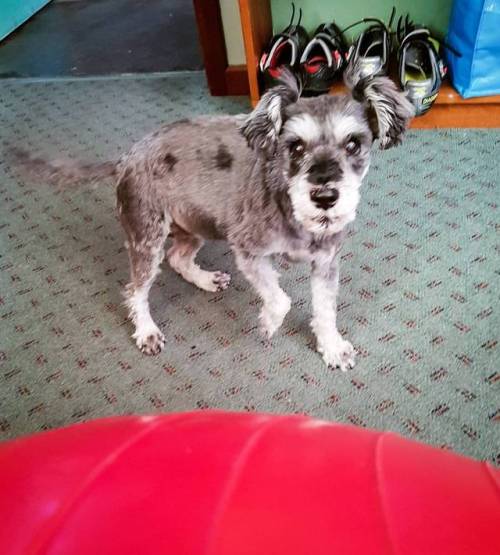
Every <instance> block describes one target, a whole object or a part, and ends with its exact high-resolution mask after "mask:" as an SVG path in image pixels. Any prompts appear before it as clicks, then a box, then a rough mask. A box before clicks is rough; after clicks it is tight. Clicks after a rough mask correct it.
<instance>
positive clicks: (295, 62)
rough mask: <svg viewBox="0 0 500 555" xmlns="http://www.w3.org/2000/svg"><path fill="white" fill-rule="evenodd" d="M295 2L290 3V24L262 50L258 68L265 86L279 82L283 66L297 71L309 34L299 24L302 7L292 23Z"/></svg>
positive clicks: (271, 85)
mask: <svg viewBox="0 0 500 555" xmlns="http://www.w3.org/2000/svg"><path fill="white" fill-rule="evenodd" d="M294 19H295V4H293V3H292V17H291V18H290V24H289V25H288V27H287V28H286V29H284V30H283V31H282V32H281V33H279V34H278V35H275V36H274V37H273V38H272V39H271V42H270V43H269V47H268V48H267V49H266V50H265V51H264V52H263V54H262V56H261V59H260V62H259V69H260V73H261V75H262V77H263V80H264V86H265V88H269V87H273V86H274V85H277V84H278V83H279V78H280V76H281V74H282V72H283V69H284V68H288V69H289V70H291V71H293V72H298V70H299V61H300V58H301V56H302V52H303V51H304V48H305V46H306V44H307V43H308V42H309V36H308V34H307V31H306V30H305V29H304V27H302V26H301V24H300V23H301V21H302V8H301V9H300V11H299V20H298V22H297V24H294Z"/></svg>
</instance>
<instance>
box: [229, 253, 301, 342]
mask: <svg viewBox="0 0 500 555" xmlns="http://www.w3.org/2000/svg"><path fill="white" fill-rule="evenodd" d="M236 264H237V266H238V269H239V270H240V271H241V272H242V273H243V275H244V276H245V277H246V278H247V280H248V281H249V282H250V283H251V284H252V285H253V286H254V288H255V289H256V291H257V293H258V294H259V295H260V296H261V298H262V300H263V301H264V306H263V307H262V310H261V311H260V316H259V319H260V329H261V332H262V334H263V335H264V337H265V338H266V339H269V338H270V337H271V336H272V335H273V334H274V332H275V331H276V330H277V329H278V328H279V327H280V326H281V324H282V323H283V320H284V318H285V316H286V314H287V312H288V311H289V310H290V305H291V303H290V299H289V297H288V295H287V294H286V293H285V292H284V291H283V289H281V287H280V286H279V281H278V279H279V274H278V272H277V271H276V270H275V269H274V268H273V267H272V264H271V261H270V259H269V257H255V256H249V255H246V254H243V253H240V252H236Z"/></svg>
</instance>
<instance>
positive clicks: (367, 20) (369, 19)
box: [341, 6, 396, 35]
mask: <svg viewBox="0 0 500 555" xmlns="http://www.w3.org/2000/svg"><path fill="white" fill-rule="evenodd" d="M395 15H396V8H395V6H393V7H392V11H391V15H390V17H389V24H388V25H386V24H385V22H384V21H382V20H381V19H378V18H377V17H364V18H363V19H360V20H358V21H355V22H354V23H351V25H348V26H347V27H346V28H345V29H342V31H341V33H342V34H344V33H345V32H346V31H348V30H349V29H352V28H353V27H356V25H361V23H378V25H379V26H380V27H382V28H383V29H384V30H385V32H386V33H387V34H388V35H392V34H393V33H391V31H390V29H391V25H392V21H393V19H394V16H395Z"/></svg>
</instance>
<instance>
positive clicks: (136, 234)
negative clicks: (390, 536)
mask: <svg viewBox="0 0 500 555" xmlns="http://www.w3.org/2000/svg"><path fill="white" fill-rule="evenodd" d="M354 90H355V92H354V95H352V94H345V95H342V96H322V97H317V98H311V99H299V96H300V91H299V87H298V85H297V83H296V81H295V79H294V78H293V76H292V75H290V74H288V75H285V78H284V81H283V83H282V84H281V85H279V86H278V87H275V88H274V89H271V90H270V91H268V92H267V93H266V94H264V95H263V97H262V99H261V101H260V102H259V104H258V105H257V107H256V108H255V110H254V111H253V112H251V113H250V114H249V115H248V116H234V117H233V116H231V117H229V116H227V117H225V116H222V117H211V118H199V119H194V120H183V121H178V122H176V123H172V124H168V125H165V126H163V127H161V128H160V129H159V130H157V131H155V132H154V133H152V134H150V135H148V136H147V137H145V138H144V139H142V140H141V141H139V142H138V143H136V144H135V145H134V146H133V147H132V148H131V149H130V151H129V152H128V153H127V154H124V155H123V156H122V157H121V158H120V160H119V161H118V162H116V163H112V162H104V163H102V164H87V165H81V164H72V163H68V162H63V161H55V162H46V161H44V160H41V159H39V158H35V157H32V156H31V155H30V154H28V153H25V152H22V151H19V150H17V151H16V152H15V153H14V154H15V155H16V157H17V159H18V161H19V163H20V164H21V165H22V166H23V167H24V168H26V169H28V170H29V171H30V172H31V173H32V174H35V175H37V176H38V177H39V178H40V179H43V180H48V181H51V182H53V183H58V184H61V185H68V184H74V183H77V182H80V181H88V180H95V179H102V178H104V177H111V176H114V177H115V179H116V183H117V208H118V213H119V215H120V219H121V222H122V225H123V228H124V230H125V234H126V243H125V244H126V246H127V249H128V254H129V260H130V268H131V280H130V283H129V285H128V286H127V288H126V303H127V306H128V308H129V313H130V316H131V319H132V321H133V323H134V326H135V332H134V334H133V337H134V338H135V341H136V343H137V345H138V347H139V348H140V349H141V351H142V352H144V353H145V354H150V355H151V354H157V353H159V352H160V351H161V349H162V348H163V345H164V336H163V334H162V332H161V331H160V330H159V328H158V326H157V325H156V323H155V322H154V321H153V319H152V317H151V314H150V310H149V303H148V295H149V290H150V288H151V285H152V284H153V281H154V279H155V276H156V275H157V273H158V271H159V266H160V263H161V261H162V259H163V257H164V243H165V240H166V238H167V236H169V235H170V236H171V237H172V238H173V243H172V246H171V248H170V249H169V251H168V253H167V258H168V261H169V263H170V264H171V266H172V268H173V269H174V270H175V271H177V272H178V273H179V274H180V275H182V276H183V277H184V278H185V279H186V280H187V281H189V282H191V283H193V284H194V285H196V286H197V287H199V288H201V289H204V290H206V291H219V290H222V289H225V288H226V287H227V286H228V285H229V280H230V276H229V275H228V274H226V273H224V272H221V271H216V272H208V271H206V270H203V269H201V268H200V267H199V266H198V265H197V264H196V262H195V258H196V253H197V252H198V250H199V249H200V248H201V247H202V245H203V242H204V240H205V239H225V240H226V241H228V242H229V244H230V245H231V247H232V249H233V251H234V253H235V257H236V262H237V266H238V268H239V269H240V271H241V272H243V274H244V275H245V277H246V278H247V279H248V281H249V282H250V283H251V284H252V285H253V286H254V287H255V289H256V291H257V292H258V293H259V295H260V296H261V298H262V300H263V307H262V310H261V313H260V327H261V331H262V333H263V334H264V336H265V337H271V336H272V335H273V334H274V333H275V332H276V330H277V329H278V328H279V327H280V326H281V324H282V322H283V319H284V318H285V316H286V314H287V312H288V310H289V309H290V304H291V303H290V299H289V298H288V296H287V295H286V293H285V292H284V291H283V290H282V289H281V287H280V285H279V281H278V279H279V275H278V273H277V272H276V271H275V270H274V268H273V266H272V260H271V256H272V255H273V254H277V253H282V254H286V255H287V256H288V257H289V258H290V259H293V260H303V261H308V262H310V263H311V267H312V276H311V289H312V305H313V318H312V322H311V326H312V329H313V331H314V333H315V335H316V337H317V343H318V351H319V352H320V353H321V354H322V356H323V359H324V361H325V363H326V364H328V365H331V366H336V367H339V368H341V369H342V370H346V369H348V368H351V367H352V366H353V365H354V349H353V347H352V345H351V344H350V343H349V342H348V341H346V340H344V339H343V338H342V337H341V336H340V334H339V333H338V331H337V327H336V300H335V299H336V295H337V288H338V279H339V278H338V256H337V255H338V252H339V250H340V248H341V244H342V239H343V236H344V230H345V227H346V225H347V224H348V223H349V222H352V221H353V220H354V218H355V214H356V207H357V205H358V202H359V188H360V186H361V182H362V179H363V178H364V176H365V175H366V172H367V171H368V167H369V159H370V149H371V147H372V143H373V141H374V139H375V138H376V137H378V138H379V139H380V144H381V146H382V147H384V148H387V147H389V146H392V145H394V144H396V143H397V142H398V141H399V140H400V138H401V135H402V134H403V132H404V130H405V128H406V127H407V123H408V121H409V119H410V118H411V116H412V115H413V109H412V107H411V105H410V103H409V102H408V101H407V100H406V98H405V97H404V95H403V94H402V93H400V92H399V91H397V90H396V88H395V87H394V85H393V84H392V83H391V82H390V81H389V80H388V79H386V78H376V79H373V80H371V81H366V80H365V81H360V82H359V83H357V84H356V86H355V89H354Z"/></svg>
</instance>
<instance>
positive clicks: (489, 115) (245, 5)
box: [239, 0, 500, 129]
mask: <svg viewBox="0 0 500 555" xmlns="http://www.w3.org/2000/svg"><path fill="white" fill-rule="evenodd" d="M239 5H240V14H241V26H242V32H243V42H244V44H245V54H246V59H247V75H248V83H249V87H250V100H251V102H252V105H253V106H255V105H256V104H257V102H258V101H259V98H260V91H259V83H258V64H259V59H260V56H261V53H262V51H263V49H264V48H265V47H266V45H267V44H268V42H269V40H270V39H271V36H272V22H271V8H270V3H269V0H239ZM345 90H346V89H345V87H344V85H342V84H338V85H335V86H334V87H333V88H332V91H331V92H332V93H333V94H335V93H340V92H345ZM411 127H412V128H417V129H436V128H441V127H450V128H453V127H457V128H466V127H479V128H495V127H500V96H487V97H481V98H471V99H468V100H464V99H463V98H462V97H461V96H460V95H459V94H458V93H457V92H456V91H455V89H453V87H452V86H451V85H450V84H449V83H444V84H443V86H442V87H441V90H440V92H439V96H438V97H437V99H436V102H435V103H434V106H433V107H432V108H431V109H430V110H429V112H427V114H425V116H420V117H418V118H415V119H414V120H413V121H412V123H411Z"/></svg>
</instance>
